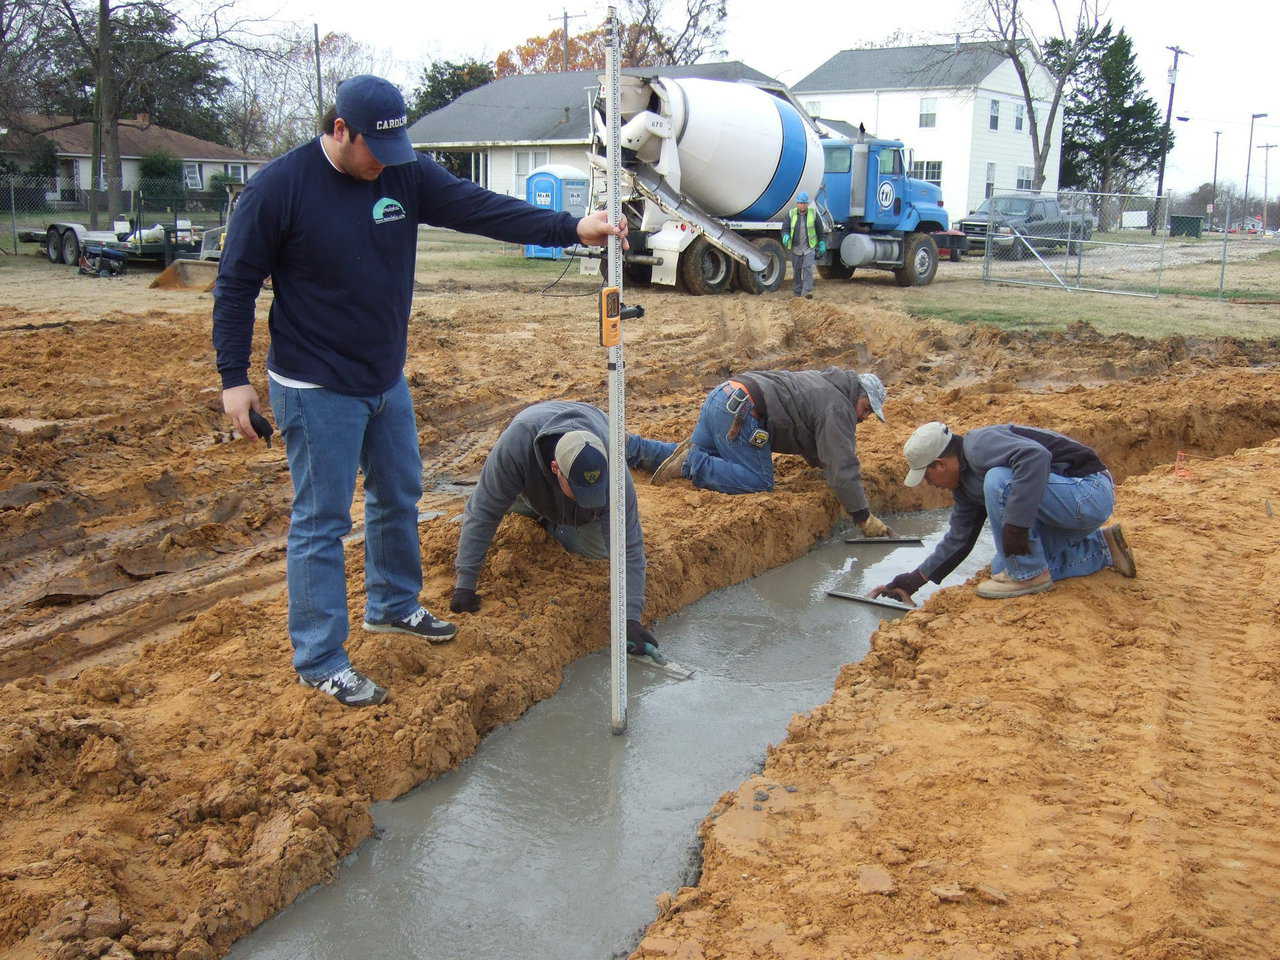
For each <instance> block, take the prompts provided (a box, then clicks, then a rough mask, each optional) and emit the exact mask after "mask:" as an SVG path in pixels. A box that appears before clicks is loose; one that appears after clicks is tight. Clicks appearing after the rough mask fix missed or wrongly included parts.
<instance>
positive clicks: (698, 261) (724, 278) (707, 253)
mask: <svg viewBox="0 0 1280 960" xmlns="http://www.w3.org/2000/svg"><path fill="white" fill-rule="evenodd" d="M733 267H734V261H733V260H731V259H730V258H729V255H728V254H727V253H725V252H724V251H723V250H719V249H717V248H716V247H713V246H712V245H711V243H710V241H709V240H707V238H706V237H698V238H697V239H695V240H694V241H693V243H691V244H689V246H688V247H687V248H686V249H685V251H684V253H682V254H680V266H679V268H678V272H679V274H680V279H681V280H683V281H684V286H685V289H686V290H688V291H689V292H690V293H691V294H693V295H694V296H695V297H699V296H704V295H706V294H710V293H724V292H725V290H727V289H729V281H730V280H732V279H733Z"/></svg>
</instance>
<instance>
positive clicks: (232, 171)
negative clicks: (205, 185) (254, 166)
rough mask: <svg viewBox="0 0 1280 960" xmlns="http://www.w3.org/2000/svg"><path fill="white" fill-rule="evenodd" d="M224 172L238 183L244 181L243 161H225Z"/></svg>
mask: <svg viewBox="0 0 1280 960" xmlns="http://www.w3.org/2000/svg"><path fill="white" fill-rule="evenodd" d="M222 172H223V173H225V174H226V175H227V176H228V177H231V178H232V179H233V180H235V182H236V183H244V164H243V163H224V164H223V165H222Z"/></svg>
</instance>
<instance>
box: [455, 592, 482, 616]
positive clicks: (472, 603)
mask: <svg viewBox="0 0 1280 960" xmlns="http://www.w3.org/2000/svg"><path fill="white" fill-rule="evenodd" d="M479 609H480V597H479V595H478V594H477V593H476V592H475V591H474V590H468V589H467V588H466V587H454V589H453V598H452V599H451V600H450V601H449V612H450V613H475V612H476V611H477V610H479Z"/></svg>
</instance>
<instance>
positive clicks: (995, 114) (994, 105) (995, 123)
mask: <svg viewBox="0 0 1280 960" xmlns="http://www.w3.org/2000/svg"><path fill="white" fill-rule="evenodd" d="M987 126H988V127H990V128H991V129H992V130H999V129H1000V101H999V100H992V101H991V116H990V117H989V118H988V120H987Z"/></svg>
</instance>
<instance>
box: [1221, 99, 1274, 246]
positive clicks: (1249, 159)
mask: <svg viewBox="0 0 1280 960" xmlns="http://www.w3.org/2000/svg"><path fill="white" fill-rule="evenodd" d="M1265 116H1266V114H1265V113H1255V114H1254V115H1253V116H1251V117H1250V118H1249V149H1248V150H1246V151H1245V153H1244V204H1243V206H1242V207H1241V210H1242V212H1243V213H1244V216H1245V218H1246V219H1247V218H1248V216H1249V168H1250V165H1251V164H1252V163H1253V122H1254V121H1255V120H1261V119H1262V118H1263V117H1265ZM1228 226H1230V225H1228Z"/></svg>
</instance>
